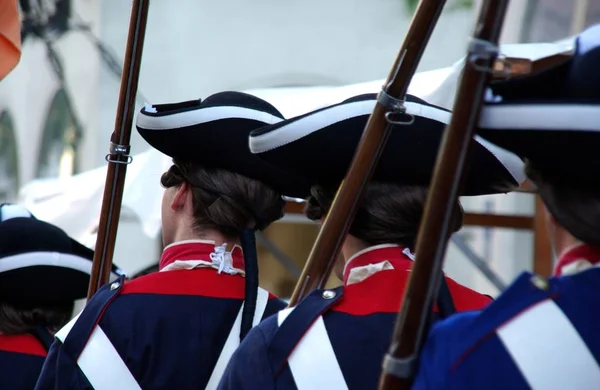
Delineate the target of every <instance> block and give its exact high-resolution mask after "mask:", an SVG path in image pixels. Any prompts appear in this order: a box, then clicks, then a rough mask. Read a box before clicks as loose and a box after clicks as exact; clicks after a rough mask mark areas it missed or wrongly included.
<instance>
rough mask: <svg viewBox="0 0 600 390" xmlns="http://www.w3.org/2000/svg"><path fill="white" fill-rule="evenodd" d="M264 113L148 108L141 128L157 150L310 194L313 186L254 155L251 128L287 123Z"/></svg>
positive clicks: (233, 108)
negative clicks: (153, 110)
mask: <svg viewBox="0 0 600 390" xmlns="http://www.w3.org/2000/svg"><path fill="white" fill-rule="evenodd" d="M281 120H282V118H279V117H277V116H275V115H271V114H269V113H265V112H263V111H259V110H254V109H249V108H244V107H236V106H229V107H224V106H217V107H206V108H198V107H191V108H189V107H188V108H187V109H174V110H172V111H162V112H157V113H153V112H148V111H147V110H146V109H142V111H141V112H140V113H139V115H138V118H137V123H136V127H137V130H138V132H139V133H140V135H141V136H142V137H143V138H144V139H145V140H146V142H148V143H149V144H150V145H151V146H152V147H153V148H155V149H157V150H159V151H160V152H162V153H164V154H166V155H167V156H170V157H173V158H178V159H181V160H189V161H195V162H198V163H200V164H202V165H204V166H207V167H214V168H221V169H226V170H229V171H232V172H236V173H239V174H242V175H244V176H247V177H250V178H253V179H255V180H258V181H260V182H262V183H264V184H266V185H268V186H270V187H272V188H274V189H275V190H277V191H279V192H281V193H282V194H283V195H287V196H293V197H294V196H304V194H305V193H306V192H307V188H308V185H307V184H306V183H303V182H302V180H301V179H297V180H293V179H291V178H290V177H289V174H287V173H285V172H282V171H281V170H280V169H278V168H276V167H273V166H271V165H269V164H267V163H265V162H264V161H262V160H261V159H259V158H257V157H256V156H254V155H253V154H252V153H250V151H249V149H248V136H249V134H250V131H251V130H254V129H257V128H260V127H262V126H264V125H265V124H274V123H277V122H279V121H281Z"/></svg>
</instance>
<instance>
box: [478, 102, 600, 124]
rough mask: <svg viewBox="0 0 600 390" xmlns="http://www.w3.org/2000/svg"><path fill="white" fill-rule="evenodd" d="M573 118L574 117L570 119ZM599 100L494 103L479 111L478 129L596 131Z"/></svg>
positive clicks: (599, 110)
mask: <svg viewBox="0 0 600 390" xmlns="http://www.w3.org/2000/svg"><path fill="white" fill-rule="evenodd" d="M574 118H576V119H575V120H574ZM599 122H600V101H599V102H598V104H597V105H591V104H576V103H574V104H564V103H559V104H497V105H489V106H487V107H485V109H484V110H483V111H482V112H481V116H480V119H479V127H481V128H482V129H505V130H530V131H548V130H550V131H552V130H560V131H573V132H575V131H596V132H598V131H600V123H599Z"/></svg>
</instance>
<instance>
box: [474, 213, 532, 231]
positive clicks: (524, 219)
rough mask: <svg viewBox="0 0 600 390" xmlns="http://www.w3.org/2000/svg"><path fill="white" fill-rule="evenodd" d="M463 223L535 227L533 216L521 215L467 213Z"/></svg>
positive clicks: (514, 227) (511, 227)
mask: <svg viewBox="0 0 600 390" xmlns="http://www.w3.org/2000/svg"><path fill="white" fill-rule="evenodd" d="M463 225H469V226H473V225H475V226H483V227H497V228H507V229H527V230H531V229H532V228H533V217H528V216H520V215H498V214H483V213H465V217H464V219H463Z"/></svg>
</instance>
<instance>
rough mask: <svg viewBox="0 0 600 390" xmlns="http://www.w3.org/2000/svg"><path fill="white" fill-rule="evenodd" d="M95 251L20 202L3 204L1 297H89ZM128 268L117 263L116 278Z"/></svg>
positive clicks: (53, 300)
mask: <svg viewBox="0 0 600 390" xmlns="http://www.w3.org/2000/svg"><path fill="white" fill-rule="evenodd" d="M93 257H94V251H92V250H91V249H89V248H87V247H86V246H84V245H82V244H80V243H79V242H77V241H75V240H74V239H72V238H70V237H69V236H68V235H67V234H66V233H65V232H64V231H63V230H61V229H60V228H58V227H56V226H54V225H51V224H49V223H47V222H43V221H40V220H38V219H37V218H35V217H34V216H33V215H32V214H31V213H30V212H29V211H28V210H27V209H25V208H24V207H21V206H19V205H15V204H9V203H5V204H2V205H0V300H2V301H5V302H11V303H22V304H28V305H45V304H64V303H69V302H72V301H75V300H76V299H81V298H85V297H86V296H87V291H88V285H89V281H90V274H91V270H92V260H93ZM120 275H124V273H123V272H122V271H121V270H120V269H119V268H118V267H116V266H114V265H113V268H112V273H111V279H110V280H111V281H113V280H115V279H117V278H118V277H119V276H120Z"/></svg>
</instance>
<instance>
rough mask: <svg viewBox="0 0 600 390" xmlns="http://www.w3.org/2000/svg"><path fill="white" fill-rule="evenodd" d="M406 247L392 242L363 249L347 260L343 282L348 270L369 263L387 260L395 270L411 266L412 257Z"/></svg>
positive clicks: (346, 279)
mask: <svg viewBox="0 0 600 390" xmlns="http://www.w3.org/2000/svg"><path fill="white" fill-rule="evenodd" d="M407 252H408V253H410V251H409V250H408V248H404V247H401V246H399V245H394V244H383V245H375V246H371V247H368V248H366V249H363V250H362V251H360V252H358V253H356V254H355V255H354V256H352V257H351V258H350V260H348V262H347V263H346V266H345V267H344V284H346V282H347V281H348V276H350V271H351V270H352V269H354V268H358V267H364V266H367V265H369V264H377V263H381V262H382V261H385V260H387V261H389V262H390V263H392V266H394V269H395V270H396V271H399V270H407V269H410V268H411V267H412V259H411V258H410V257H409V255H408V254H407Z"/></svg>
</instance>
